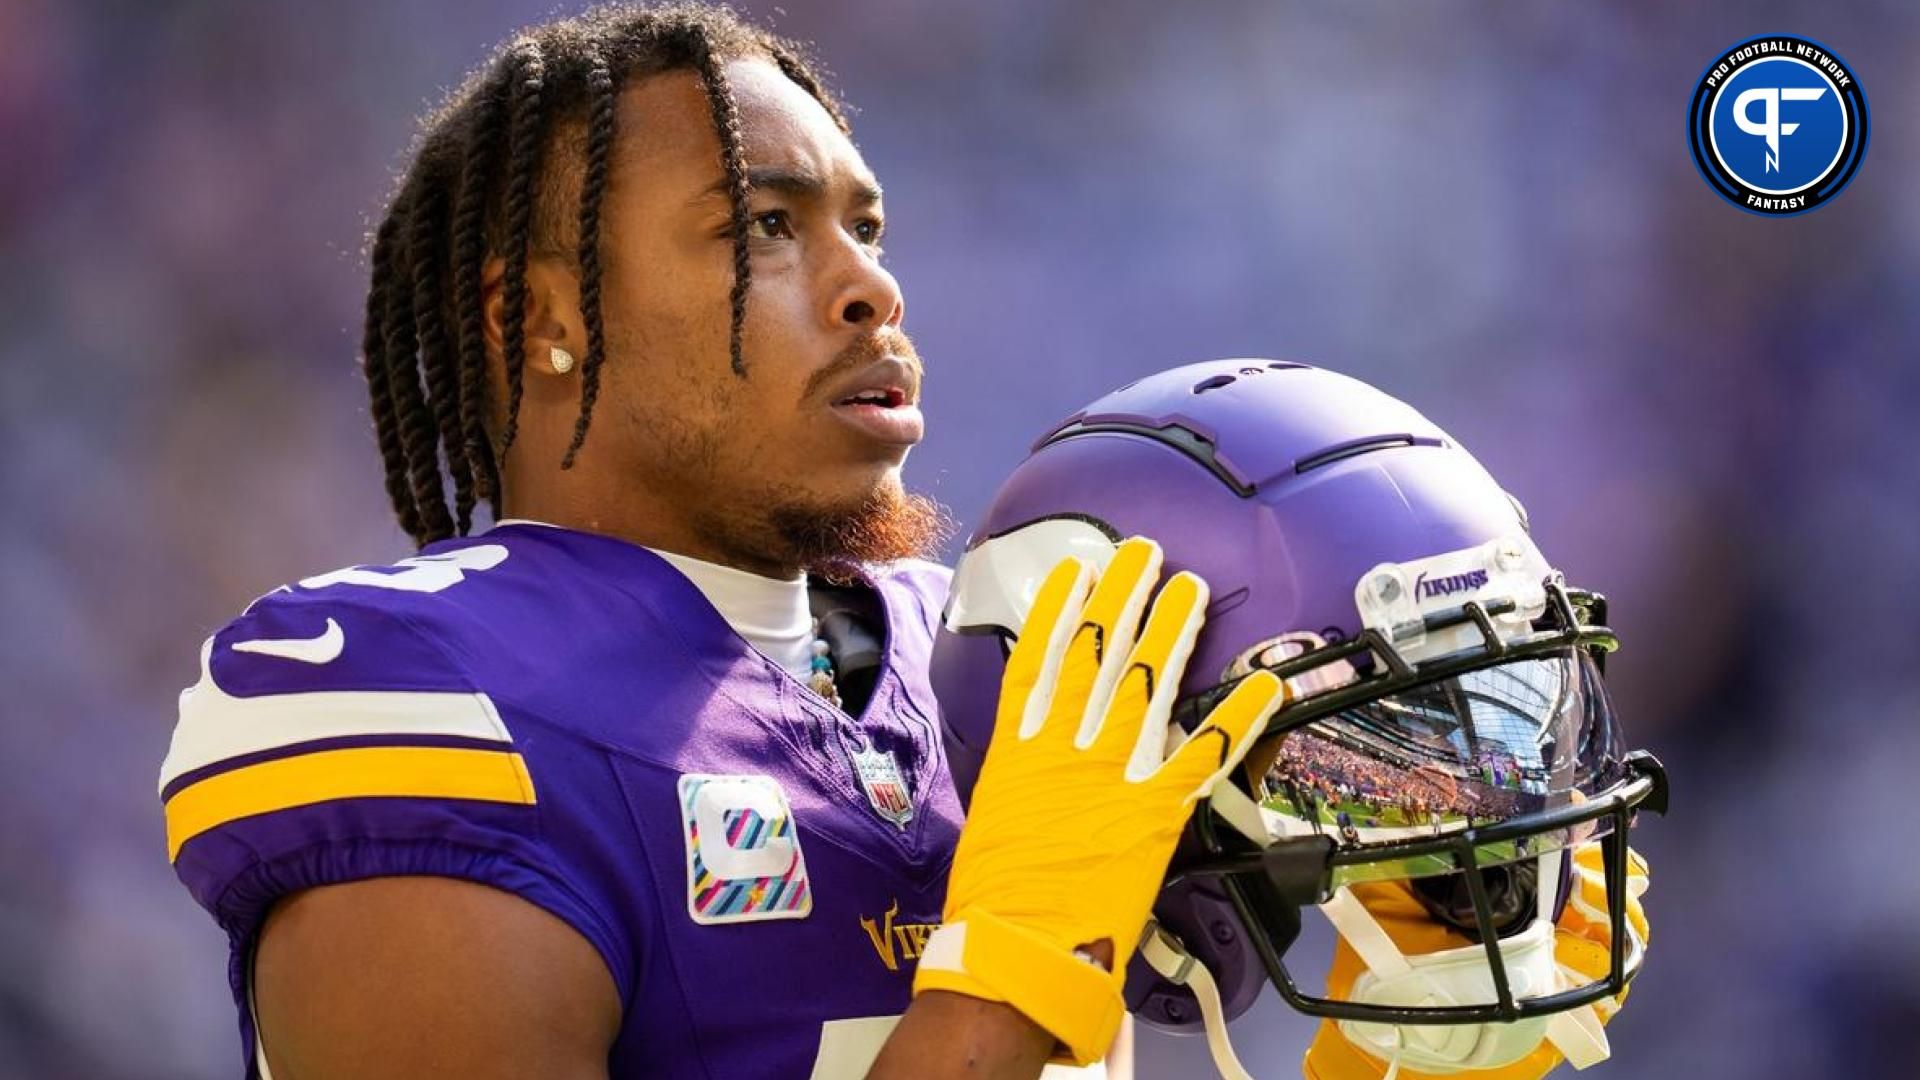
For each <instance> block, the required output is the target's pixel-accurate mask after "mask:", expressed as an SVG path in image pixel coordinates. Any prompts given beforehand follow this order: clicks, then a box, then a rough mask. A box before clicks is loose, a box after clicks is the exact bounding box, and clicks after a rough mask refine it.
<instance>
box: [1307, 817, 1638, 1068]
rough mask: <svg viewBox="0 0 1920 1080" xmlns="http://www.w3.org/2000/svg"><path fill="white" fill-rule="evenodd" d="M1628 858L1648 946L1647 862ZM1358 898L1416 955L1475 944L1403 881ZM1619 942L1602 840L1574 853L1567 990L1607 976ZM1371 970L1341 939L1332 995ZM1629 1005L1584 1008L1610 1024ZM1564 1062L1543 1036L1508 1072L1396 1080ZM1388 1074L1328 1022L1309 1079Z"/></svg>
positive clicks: (1632, 926) (1630, 889)
mask: <svg viewBox="0 0 1920 1080" xmlns="http://www.w3.org/2000/svg"><path fill="white" fill-rule="evenodd" d="M1627 855H1628V876H1627V924H1628V927H1629V931H1628V932H1629V933H1631V934H1632V935H1633V936H1634V938H1635V939H1636V940H1637V941H1638V942H1639V943H1640V945H1641V946H1642V947H1645V945H1646V943H1647V940H1648V927H1647V914H1646V911H1645V909H1643V908H1642V907H1641V905H1640V897H1641V896H1642V895H1643V894H1645V893H1646V891H1647V886H1648V884H1649V877H1648V871H1647V863H1646V860H1645V859H1643V858H1641V857H1640V855H1639V853H1638V852H1635V851H1633V850H1631V849H1629V850H1628V853H1627ZM1353 894H1354V896H1356V897H1358V898H1359V899H1360V902H1361V903H1363V904H1365V905H1366V907H1367V911H1368V912H1369V913H1370V914H1372V915H1373V917H1374V920H1375V921H1377V922H1378V923H1379V924H1380V926H1381V928H1382V929H1384V930H1385V931H1386V932H1387V934H1388V935H1389V936H1390V937H1392V938H1393V940H1394V943H1395V944H1396V945H1398V946H1399V947H1400V951H1401V952H1403V953H1405V954H1407V955H1408V956H1414V955H1421V954H1425V953H1431V952H1438V951H1440V950H1442V949H1452V948H1457V947H1459V946H1462V945H1467V944H1470V943H1469V942H1468V941H1467V939H1466V938H1465V937H1463V936H1462V935H1461V934H1459V933H1458V932H1457V931H1455V930H1453V929H1452V928H1451V927H1448V926H1446V925H1444V924H1442V923H1440V922H1439V921H1437V920H1435V919H1433V918H1432V917H1430V916H1429V915H1428V914H1427V911H1426V908H1425V907H1423V906H1422V905H1421V903H1420V901H1419V900H1418V899H1416V898H1415V897H1414V895H1413V893H1412V891H1411V890H1409V889H1408V888H1407V886H1406V885H1405V884H1404V883H1402V882H1375V883H1372V884H1367V885H1356V886H1353ZM1612 940H1613V934H1612V928H1611V922H1610V921H1609V919H1608V917H1607V875H1606V870H1605V869H1604V863H1603V857H1602V854H1601V846H1600V843H1599V842H1598V841H1590V842H1588V843H1586V844H1583V845H1581V846H1580V847H1578V848H1576V849H1574V853H1573V888H1572V892H1571V894H1570V896H1569V898H1568V902H1567V906H1566V909H1565V910H1564V911H1563V912H1561V915H1560V919H1559V922H1558V923H1557V924H1556V925H1555V927H1554V960H1555V961H1556V962H1557V963H1558V964H1559V966H1560V970H1561V976H1562V979H1563V981H1564V985H1565V986H1569V987H1571V986H1580V985H1584V984H1586V983H1591V982H1594V981H1597V980H1599V979H1602V978H1605V977H1606V974H1607V969H1608V966H1609V964H1610V963H1611V959H1612V957H1611V948H1612ZM1363 970H1364V967H1363V965H1362V964H1361V961H1360V958H1359V956H1358V955H1356V954H1355V953H1354V951H1353V949H1352V948H1350V947H1349V946H1348V945H1347V942H1346V939H1345V938H1339V939H1338V940H1337V944H1336V945H1335V946H1334V956H1333V968H1332V971H1331V972H1330V973H1329V974H1328V976H1327V995H1328V996H1329V997H1334V998H1346V997H1348V996H1349V995H1350V994H1351V992H1352V988H1353V982H1354V979H1355V978H1357V977H1358V976H1359V974H1360V972H1361V971H1363ZM1626 1000H1627V991H1626V990H1622V991H1620V993H1619V994H1618V995H1617V996H1615V997H1611V998H1601V999H1600V1000H1599V1001H1596V1002H1594V1003H1593V1004H1592V1005H1590V1006H1584V1007H1585V1008H1591V1009H1593V1010H1594V1012H1595V1013H1597V1014H1598V1015H1599V1018H1600V1020H1601V1022H1602V1023H1604V1022H1606V1021H1608V1020H1611V1019H1613V1015H1614V1013H1616V1012H1618V1011H1619V1009H1620V1006H1621V1005H1622V1004H1623V1003H1625V1002H1626ZM1564 1060H1566V1058H1565V1056H1564V1055H1562V1054H1561V1052H1560V1051H1559V1050H1558V1049H1556V1048H1555V1047H1554V1045H1553V1043H1552V1042H1551V1041H1549V1040H1548V1039H1546V1038H1545V1037H1544V1036H1543V1037H1542V1039H1541V1041H1540V1044H1539V1045H1538V1046H1536V1047H1534V1049H1533V1050H1532V1051H1531V1052H1530V1053H1528V1054H1527V1055H1526V1056H1525V1057H1523V1058H1521V1059H1520V1060H1518V1061H1515V1062H1513V1063H1511V1064H1509V1065H1504V1066H1501V1067H1500V1068H1493V1069H1463V1070H1459V1071H1455V1072H1450V1073H1444V1074H1443V1073H1435V1072H1421V1071H1417V1070H1414V1069H1407V1068H1402V1069H1400V1070H1399V1071H1398V1073H1397V1074H1396V1080H1429V1078H1431V1077H1436V1076H1441V1075H1445V1076H1449V1077H1453V1078H1456V1080H1538V1078H1539V1077H1543V1076H1545V1075H1547V1073H1549V1072H1551V1071H1552V1070H1553V1069H1554V1068H1555V1067H1556V1066H1558V1065H1559V1064H1560V1063H1561V1062H1562V1061H1564ZM1388 1069H1389V1063H1388V1062H1386V1061H1383V1060H1381V1059H1380V1058H1378V1057H1375V1056H1374V1055H1373V1054H1371V1053H1368V1052H1367V1051H1365V1050H1362V1049H1361V1048H1360V1047H1358V1046H1356V1045H1354V1044H1353V1043H1352V1042H1351V1041H1349V1040H1348V1039H1347V1038H1346V1036H1345V1035H1343V1034H1342V1033H1341V1031H1340V1026H1339V1025H1338V1024H1337V1023H1335V1022H1334V1021H1331V1020H1323V1021H1321V1024H1320V1030H1319V1032H1318V1034H1317V1035H1315V1037H1314V1040H1313V1045H1312V1047H1311V1048H1309V1049H1308V1050H1307V1058H1306V1062H1305V1074H1306V1077H1307V1080H1381V1078H1382V1077H1384V1076H1386V1074H1387V1072H1388Z"/></svg>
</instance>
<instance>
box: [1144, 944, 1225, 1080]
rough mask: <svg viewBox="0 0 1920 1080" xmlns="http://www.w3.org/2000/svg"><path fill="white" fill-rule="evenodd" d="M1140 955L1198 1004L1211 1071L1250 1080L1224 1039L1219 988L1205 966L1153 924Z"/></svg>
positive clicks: (1222, 1011)
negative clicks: (1191, 993)
mask: <svg viewBox="0 0 1920 1080" xmlns="http://www.w3.org/2000/svg"><path fill="white" fill-rule="evenodd" d="M1140 955H1141V957H1143V958H1144V959H1145V960H1146V961H1147V965H1148V966H1149V967H1151V968H1153V970H1154V971H1156V972H1159V973H1160V976H1161V978H1164V979H1166V980H1167V981H1168V982H1170V983H1173V984H1174V985H1175V986H1184V987H1187V988H1188V989H1190V990H1192V991H1193V996H1194V997H1196V998H1198V999H1199V1000H1200V1018H1201V1019H1202V1020H1204V1021H1205V1022H1206V1025H1207V1051H1208V1052H1209V1053H1211V1054H1212V1055H1213V1067H1214V1068H1215V1069H1218V1070H1219V1071H1220V1077H1221V1080H1253V1076H1252V1074H1250V1073H1248V1072H1247V1069H1246V1066H1244V1065H1242V1064H1240V1058H1239V1057H1238V1056H1237V1055H1235V1054H1234V1052H1233V1042H1232V1041H1231V1040H1230V1039H1228V1038H1227V1016H1226V1010H1225V1009H1222V1008H1221V1007H1220V988H1219V987H1218V986H1216V985H1214V982H1213V973H1212V972H1210V971H1208V970H1207V965H1205V964H1202V963H1200V962H1199V961H1198V960H1195V959H1194V958H1193V957H1192V956H1190V955H1188V953H1187V950H1186V947H1185V946H1183V945H1182V944H1181V943H1180V939H1179V938H1177V937H1174V936H1173V935H1172V934H1169V933H1167V932H1166V931H1165V930H1162V929H1161V928H1160V924H1158V923H1154V922H1149V923H1147V932H1146V934H1145V935H1144V936H1143V937H1142V938H1141V939H1140Z"/></svg>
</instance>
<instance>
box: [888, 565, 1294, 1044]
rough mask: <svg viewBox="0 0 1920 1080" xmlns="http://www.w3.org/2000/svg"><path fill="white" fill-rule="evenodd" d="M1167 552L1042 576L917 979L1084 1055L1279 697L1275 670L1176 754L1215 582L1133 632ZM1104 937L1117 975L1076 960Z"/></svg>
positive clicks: (1175, 581)
mask: <svg viewBox="0 0 1920 1080" xmlns="http://www.w3.org/2000/svg"><path fill="white" fill-rule="evenodd" d="M1160 562H1161V555H1160V548H1159V545H1157V544H1155V543H1153V542H1152V541H1150V540H1143V539H1139V538H1135V539H1132V540H1128V541H1126V542H1125V543H1123V544H1121V545H1120V548H1119V550H1118V551H1116V552H1115V553H1114V556H1113V559H1112V561H1111V562H1110V563H1108V565H1107V568H1106V571H1105V572H1104V573H1102V574H1099V575H1096V574H1095V573H1094V571H1093V569H1092V568H1091V567H1090V566H1088V565H1086V564H1085V563H1083V562H1082V561H1080V560H1079V559H1074V558H1069V559H1067V560H1065V561H1064V562H1062V563H1061V564H1060V565H1059V566H1056V567H1055V568H1054V570H1053V573H1052V574H1050V575H1049V576H1048V577H1047V579H1046V582H1045V583H1044V584H1043V585H1042V586H1041V588H1040V592H1039V595H1038V596H1037V597H1036V598H1035V600H1034V606H1033V611H1032V614H1031V615H1029V616H1028V618H1027V621H1026V624H1025V625H1024V626H1023V627H1021V630H1020V640H1019V642H1018V643H1017V644H1016V645H1015V646H1014V648H1013V654H1012V655H1011V656H1010V657H1009V658H1008V660H1007V667H1006V674H1005V677H1004V679H1003V681H1002V683H1001V691H1000V703H999V710H998V714H997V716H996V718H995V722H994V734H993V742H992V745H991V746H990V747H989V748H988V750H987V757H986V761H985V763H984V764H983V765H982V766H981V771H980V780H979V783H978V784H977V785H976V787H975V789H974V793H973V805H972V809H971V811H970V813H969V814H968V817H967V823H966V827H965V828H964V829H962V830H961V833H960V844H959V849H958V850H957V851H956V852H955V854H954V860H953V872H952V875H951V877H950V878H949V881H948V885H947V903H946V911H945V919H944V923H943V925H942V926H941V928H940V929H939V930H938V931H937V932H936V933H935V934H934V936H933V937H932V938H931V939H930V940H929V942H928V944H927V946H926V949H925V951H924V952H923V954H922V956H921V959H920V967H919V971H918V973H917V975H916V976H915V978H914V987H913V988H914V992H915V993H916V994H917V993H920V992H922V991H926V990H949V991H953V992H956V993H961V994H968V995H971V996H974V997H978V998H985V999H987V1000H991V1001H1004V1002H1006V1003H1008V1004H1009V1005H1011V1006H1013V1007H1014V1008H1016V1009H1018V1010H1019V1011H1020V1012H1021V1013H1023V1014H1025V1015H1026V1016H1027V1018H1028V1019H1030V1020H1032V1021H1033V1022H1034V1023H1036V1024H1038V1025H1039V1026H1041V1027H1042V1028H1045V1029H1046V1030H1047V1031H1048V1032H1050V1033H1051V1034H1052V1035H1053V1036H1054V1037H1055V1038H1057V1039H1059V1040H1060V1042H1061V1043H1062V1044H1063V1045H1064V1047H1065V1049H1066V1052H1067V1055H1068V1056H1070V1057H1071V1058H1072V1059H1073V1060H1074V1061H1075V1062H1077V1063H1080V1064H1085V1063H1088V1062H1091V1061H1095V1060H1098V1059H1099V1057H1100V1055H1102V1054H1104V1053H1105V1052H1106V1050H1107V1047H1108V1046H1110V1045H1111V1044H1112V1042H1113V1037H1114V1033H1115V1031H1116V1030H1117V1028H1118V1026H1119V1023H1120V1018H1121V1016H1122V1015H1123V1013H1124V1011H1125V1006H1124V1004H1123V1003H1122V1001H1121V997H1120V990H1121V985H1122V983H1123V982H1124V981H1125V978H1126V967H1127V960H1128V959H1129V958H1130V957H1131V956H1132V955H1133V950H1134V947H1135V946H1136V945H1137V944H1138V942H1139V939H1140V933H1141V930H1142V929H1143V928H1144V926H1145V923H1146V920H1147V915H1148V912H1149V911H1150V910H1151V908H1152V906H1153V900H1154V897H1155V895H1156V894H1157V893H1158V892H1159V889H1160V883H1161V879H1162V878H1163V876H1164V875H1165V874H1166V869H1167V861H1168V859H1170V858H1171V857H1172V855H1173V848H1174V844H1175V842H1176V841H1177V840H1178V839H1179V837H1180V832H1181V830H1182V828H1184V826H1185V825H1186V821H1187V818H1188V816H1189V815H1190V814H1191V812H1192V809H1193V806H1194V804H1195V803H1196V802H1197V801H1198V800H1199V799H1200V797H1201V796H1202V795H1203V794H1205V792H1206V791H1207V790H1208V788H1210V787H1212V785H1213V783H1214V782H1215V781H1216V780H1218V779H1219V778H1220V777H1222V776H1223V775H1225V774H1226V773H1227V772H1228V771H1229V770H1231V769H1232V768H1233V767H1234V766H1235V765H1236V764H1238V763H1239V761H1240V759H1241V758H1242V757H1243V756H1245V754H1246V752H1247V748H1248V747H1249V745H1251V743H1252V741H1253V739H1254V737H1255V736H1256V735H1258V734H1259V733H1260V731H1261V730H1262V729H1263V727H1264V725H1265V722H1266V719H1267V717H1269V716H1271V715H1272V714H1273V711H1274V709H1276V708H1277V707H1278V706H1279V704H1280V699H1281V685H1280V682H1279V680H1278V679H1275V678H1274V677H1273V676H1271V675H1269V674H1267V673H1265V672H1259V673H1256V674H1254V675H1252V676H1249V677H1248V678H1246V679H1245V680H1243V681H1242V682H1241V684H1240V685H1239V686H1238V687H1237V688H1236V689H1235V690H1234V692H1233V693H1232V694H1231V695H1230V696H1228V698H1227V699H1226V700H1225V701H1223V702H1221V703H1220V705H1219V706H1218V707H1216V708H1215V709H1214V711H1213V713H1212V714H1211V715H1210V716H1209V717H1208V718H1207V720H1206V722H1205V723H1204V724H1202V725H1201V726H1200V727H1199V728H1198V729H1197V730H1196V731H1195V732H1194V733H1193V735H1192V737H1191V738H1189V739H1188V740H1187V741H1186V742H1185V744H1183V745H1181V746H1180V747H1179V748H1178V749H1177V750H1176V751H1175V752H1174V753H1173V755H1172V756H1171V757H1170V758H1168V757H1167V756H1166V754H1165V749H1166V737H1167V726H1168V723H1169V720H1170V716H1171V711H1172V706H1173V699H1174V696H1175V694H1176V693H1177V692H1178V689H1179V686H1180V677H1181V673H1182V671H1183V670H1184V669H1185V667H1186V662H1187V658H1188V656H1189V655H1191V653H1192V651H1193V643H1194V639H1195V638H1196V637H1197V636H1198V634H1199V632H1200V625H1201V623H1202V622H1203V621H1204V618H1205V615H1204V612H1205V610H1206V606H1207V587H1206V583H1205V582H1203V581H1201V580H1200V578H1198V577H1196V576H1195V575H1193V574H1190V573H1185V572H1182V573H1179V574H1175V575H1174V576H1173V577H1172V578H1171V579H1169V580H1168V581H1167V584H1166V587H1165V588H1163V589H1162V590H1161V591H1160V595H1159V597H1158V599H1157V600H1156V601H1155V602H1154V604H1153V605H1152V613H1151V614H1150V615H1149V616H1148V617H1147V621H1146V627H1145V629H1144V630H1139V629H1138V628H1139V626H1140V619H1141V614H1142V612H1143V611H1145V610H1146V609H1147V606H1148V605H1147V599H1148V596H1149V594H1150V593H1151V592H1152V590H1153V586H1154V583H1155V582H1156V581H1158V580H1159V577H1160ZM1096 577H1097V578H1098V584H1097V586H1096V585H1095V579H1096ZM1090 589H1091V595H1090V596H1089V590H1090ZM1136 633H1137V634H1138V639H1137V640H1136ZM1101 942H1107V943H1110V944H1111V947H1112V957H1113V961H1112V965H1111V969H1110V970H1108V969H1106V968H1102V967H1100V966H1098V965H1097V964H1095V963H1093V962H1091V961H1089V960H1087V959H1083V958H1082V957H1078V956H1076V955H1075V951H1076V950H1085V949H1086V948H1088V947H1090V946H1094V945H1096V944H1097V943H1101Z"/></svg>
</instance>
